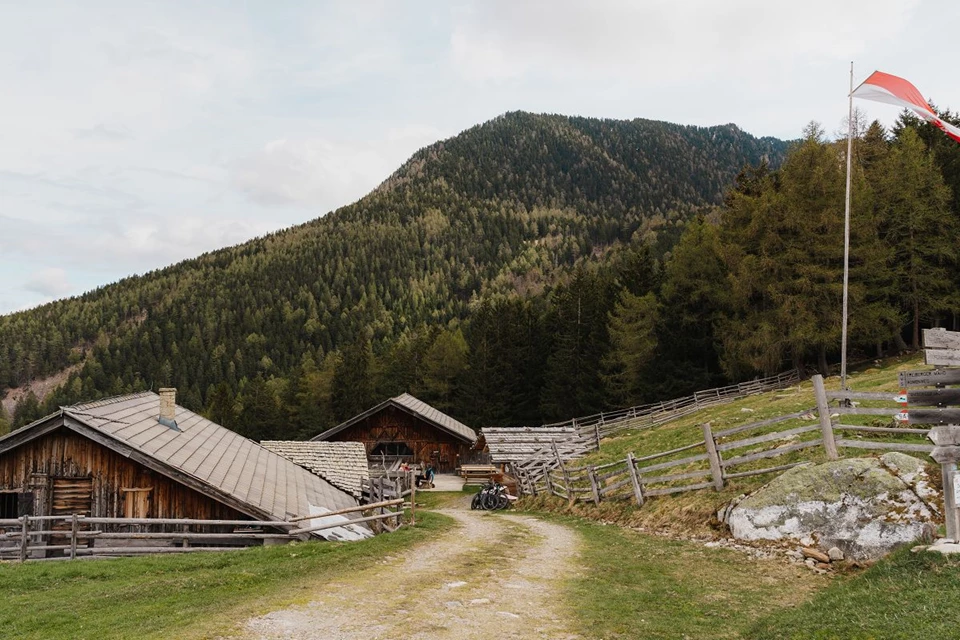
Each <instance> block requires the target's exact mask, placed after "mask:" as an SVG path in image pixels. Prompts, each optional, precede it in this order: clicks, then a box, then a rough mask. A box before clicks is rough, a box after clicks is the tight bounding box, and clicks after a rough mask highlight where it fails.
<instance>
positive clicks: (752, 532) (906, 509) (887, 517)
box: [721, 453, 937, 560]
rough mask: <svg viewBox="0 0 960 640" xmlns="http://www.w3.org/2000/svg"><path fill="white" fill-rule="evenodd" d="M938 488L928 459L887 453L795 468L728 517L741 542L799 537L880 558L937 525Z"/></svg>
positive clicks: (857, 555) (852, 553)
mask: <svg viewBox="0 0 960 640" xmlns="http://www.w3.org/2000/svg"><path fill="white" fill-rule="evenodd" d="M933 487H934V485H933V484H932V483H931V482H930V478H929V476H928V475H927V472H926V470H925V467H924V463H923V462H922V461H921V460H918V459H917V458H913V457H911V456H908V455H905V454H902V453H887V454H884V455H883V456H881V457H880V458H850V459H846V460H834V461H831V462H826V463H823V464H819V465H814V464H810V463H808V464H803V465H800V466H797V467H794V468H793V469H790V470H789V471H787V472H786V473H784V474H782V475H781V476H779V477H777V478H775V479H774V480H772V481H771V482H770V483H768V484H767V485H766V486H764V487H762V488H760V489H758V490H757V491H755V492H753V493H752V494H750V495H749V496H747V497H746V498H744V499H743V500H741V501H740V502H739V503H738V504H737V505H736V506H734V507H733V508H732V509H728V510H725V512H724V511H721V513H723V515H724V516H725V518H724V519H725V521H726V523H727V524H728V525H729V526H730V531H731V532H732V533H733V537H734V538H737V539H740V540H784V539H788V540H796V541H800V543H801V544H803V545H804V546H808V547H814V546H816V547H819V548H821V549H830V548H831V547H836V548H837V549H838V550H839V551H841V552H842V553H843V554H844V556H845V557H850V558H854V559H858V560H863V559H873V558H878V557H881V556H883V555H886V554H887V553H889V552H890V551H892V550H893V549H894V548H896V547H898V546H900V545H903V544H907V543H910V542H913V541H914V540H917V539H919V538H921V537H922V535H923V533H924V525H928V524H929V523H933V522H935V519H936V515H937V509H936V507H935V506H934V500H935V498H936V490H935V489H934V488H933ZM927 529H929V526H928V527H927ZM827 558H828V560H829V557H827Z"/></svg>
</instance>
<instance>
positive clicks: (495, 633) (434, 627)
mask: <svg viewBox="0 0 960 640" xmlns="http://www.w3.org/2000/svg"><path fill="white" fill-rule="evenodd" d="M441 513H445V514H446V515H449V516H451V517H453V518H456V520H457V521H458V522H459V523H460V525H461V526H459V527H457V528H456V529H454V530H451V531H450V532H449V533H445V534H443V535H442V536H440V537H438V538H437V539H435V540H433V541H430V542H428V543H426V544H423V545H419V546H417V547H416V548H414V549H411V550H410V551H407V552H404V553H402V554H398V555H396V556H392V557H385V558H384V559H383V560H382V561H381V563H380V565H378V566H375V567H371V568H369V569H364V570H362V571H359V572H357V573H355V574H352V575H350V576H347V577H345V578H344V579H343V580H340V581H338V582H336V583H330V584H327V585H324V587H323V590H322V591H321V592H320V593H317V594H316V596H315V598H316V599H315V600H314V601H313V602H311V603H309V604H308V605H305V606H299V607H292V608H288V609H283V610H280V611H274V612H272V613H269V614H267V615H265V616H261V617H259V618H254V619H252V620H250V621H248V622H247V625H246V629H245V637H247V638H259V639H263V640H267V639H271V640H272V639H276V638H290V639H299V640H306V639H317V640H320V639H323V640H334V639H337V640H340V639H344V640H346V639H350V640H352V639H358V640H359V639H364V640H366V639H373V638H381V639H387V638H404V639H408V638H409V639H415V638H424V639H426V638H431V639H433V638H458V639H460V638H465V639H468V638H477V639H480V638H483V639H484V640H490V639H500V638H557V639H573V638H580V636H579V635H577V634H575V633H573V632H572V631H571V629H572V626H571V624H570V621H569V620H568V619H567V618H566V617H565V615H564V612H563V610H562V608H561V607H559V606H558V604H557V603H558V602H559V597H560V593H559V591H560V589H561V585H562V581H563V580H564V579H565V578H567V577H570V576H571V575H573V574H574V573H575V572H576V571H577V570H578V566H577V562H578V561H577V554H578V544H579V541H578V540H577V535H576V533H574V532H573V531H572V530H570V529H568V528H566V527H563V526H561V525H556V524H552V523H548V522H544V521H542V520H538V519H536V518H532V517H527V516H513V515H506V514H497V515H492V514H486V513H483V512H476V511H469V510H449V511H441Z"/></svg>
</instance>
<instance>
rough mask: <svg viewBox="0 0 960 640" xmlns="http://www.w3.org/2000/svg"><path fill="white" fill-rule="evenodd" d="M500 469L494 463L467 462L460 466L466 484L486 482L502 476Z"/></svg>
mask: <svg viewBox="0 0 960 640" xmlns="http://www.w3.org/2000/svg"><path fill="white" fill-rule="evenodd" d="M500 475H501V474H500V469H498V468H497V467H495V466H494V465H492V464H465V465H461V466H460V476H461V477H462V478H463V480H464V484H486V483H488V482H490V481H491V480H496V479H497V477H498V476H500Z"/></svg>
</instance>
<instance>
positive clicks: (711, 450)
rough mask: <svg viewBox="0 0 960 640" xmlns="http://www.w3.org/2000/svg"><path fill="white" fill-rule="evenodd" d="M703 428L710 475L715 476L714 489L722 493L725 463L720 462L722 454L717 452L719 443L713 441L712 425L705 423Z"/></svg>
mask: <svg viewBox="0 0 960 640" xmlns="http://www.w3.org/2000/svg"><path fill="white" fill-rule="evenodd" d="M701 427H702V429H703V441H704V443H705V444H706V446H707V460H709V461H710V474H711V475H712V476H713V488H714V489H716V490H717V491H720V490H721V489H723V462H722V461H721V460H720V452H719V451H717V443H716V441H715V440H714V439H713V431H712V430H711V428H710V423H709V422H704V423H703V424H702V425H701Z"/></svg>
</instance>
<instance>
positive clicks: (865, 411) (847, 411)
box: [831, 407, 900, 418]
mask: <svg viewBox="0 0 960 640" xmlns="http://www.w3.org/2000/svg"><path fill="white" fill-rule="evenodd" d="M831 411H832V412H833V413H836V414H838V415H841V416H846V415H850V416H887V417H889V418H892V417H893V416H895V415H896V414H897V413H899V411H900V410H899V409H898V408H897V407H889V408H883V407H834V408H833V409H832V410H831Z"/></svg>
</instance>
